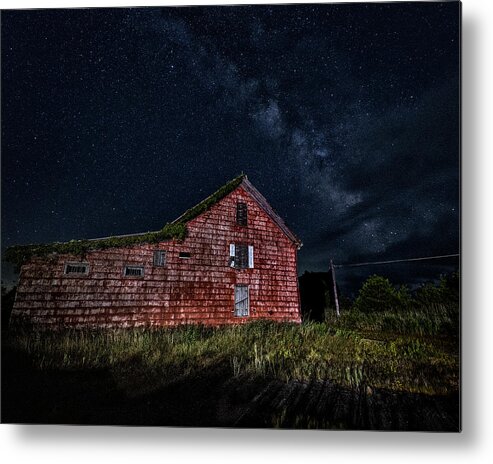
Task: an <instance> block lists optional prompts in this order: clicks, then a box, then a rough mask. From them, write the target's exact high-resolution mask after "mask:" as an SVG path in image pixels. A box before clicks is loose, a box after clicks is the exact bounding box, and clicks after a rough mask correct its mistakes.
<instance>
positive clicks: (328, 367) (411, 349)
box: [7, 306, 458, 394]
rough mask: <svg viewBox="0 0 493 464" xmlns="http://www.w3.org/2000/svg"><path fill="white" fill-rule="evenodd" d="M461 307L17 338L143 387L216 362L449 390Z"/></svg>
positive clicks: (37, 362)
mask: <svg viewBox="0 0 493 464" xmlns="http://www.w3.org/2000/svg"><path fill="white" fill-rule="evenodd" d="M454 317H455V316H454V315H453V311H451V310H450V308H444V307H439V306H437V307H434V308H430V310H429V312H428V313H424V312H423V311H416V312H410V313H406V314H395V313H383V314H378V315H377V314H372V315H362V314H356V313H348V314H345V315H343V316H341V318H339V319H338V320H332V319H331V320H329V321H327V322H325V323H313V322H312V323H304V324H302V325H295V324H278V323H273V322H255V323H250V324H246V325H242V326H228V327H222V328H216V329H214V328H206V327H203V326H183V327H179V328H175V329H125V330H123V329H122V330H111V331H110V330H98V331H96V330H67V331H60V332H47V331H44V332H31V331H17V332H14V333H11V334H9V336H8V339H7V345H8V346H9V347H10V348H11V349H13V350H17V351H20V352H23V353H25V354H27V355H28V357H29V359H30V360H31V361H32V363H33V366H34V367H35V368H37V369H43V370H51V369H53V370H83V369H104V370H109V371H111V373H112V374H113V376H114V378H115V380H116V382H117V383H118V385H119V386H120V387H122V388H124V389H125V390H126V391H127V392H133V393H135V394H138V393H141V392H143V391H149V390H152V389H155V388H158V387H159V386H160V385H163V384H165V383H169V382H173V381H174V380H176V379H178V378H181V377H182V376H190V377H193V376H199V375H201V372H203V371H204V370H208V369H221V370H223V371H224V375H229V376H235V377H242V376H248V377H255V376H261V377H268V378H277V379H281V380H283V381H286V382H287V381H292V380H297V381H310V380H330V381H333V382H335V383H337V384H340V385H343V386H346V387H357V386H361V385H368V386H373V387H383V388H390V389H393V390H405V391H413V392H424V393H446V392H449V391H451V390H455V389H457V388H458V347H457V344H456V343H453V342H449V341H447V340H448V339H447V340H446V339H445V338H444V337H445V336H446V335H447V334H448V333H450V330H451V329H450V327H449V326H451V325H454V324H455V322H454V320H453V318H454ZM436 335H443V337H436ZM432 336H435V337H432Z"/></svg>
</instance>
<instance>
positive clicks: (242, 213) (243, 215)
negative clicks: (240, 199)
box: [236, 203, 248, 226]
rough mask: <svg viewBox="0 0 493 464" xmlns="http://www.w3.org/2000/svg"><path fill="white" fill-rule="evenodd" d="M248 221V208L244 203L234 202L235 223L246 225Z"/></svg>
mask: <svg viewBox="0 0 493 464" xmlns="http://www.w3.org/2000/svg"><path fill="white" fill-rule="evenodd" d="M247 222H248V210H247V205H246V203H237V204H236V224H238V225H239V226H246V225H247Z"/></svg>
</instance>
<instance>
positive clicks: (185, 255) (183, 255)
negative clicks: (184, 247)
mask: <svg viewBox="0 0 493 464" xmlns="http://www.w3.org/2000/svg"><path fill="white" fill-rule="evenodd" d="M179 257H180V258H182V259H188V258H190V257H191V254H190V253H189V252H188V251H180V254H179Z"/></svg>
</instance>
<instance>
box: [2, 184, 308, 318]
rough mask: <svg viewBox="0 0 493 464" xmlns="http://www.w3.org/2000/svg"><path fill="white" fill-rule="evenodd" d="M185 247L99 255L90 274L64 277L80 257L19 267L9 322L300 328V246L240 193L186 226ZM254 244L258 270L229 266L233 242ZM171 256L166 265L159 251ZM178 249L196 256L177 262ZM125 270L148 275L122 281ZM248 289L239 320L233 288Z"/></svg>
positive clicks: (175, 244)
mask: <svg viewBox="0 0 493 464" xmlns="http://www.w3.org/2000/svg"><path fill="white" fill-rule="evenodd" d="M238 201H242V202H245V203H247V205H248V226H247V227H242V226H237V225H236V203H237V202H238ZM187 227H188V236H187V238H186V239H185V240H184V241H183V242H177V241H168V242H163V243H160V244H152V245H151V244H149V245H139V246H135V247H132V248H114V249H108V250H101V251H94V252H91V253H89V254H88V255H87V256H85V257H84V258H83V259H82V261H83V262H87V263H89V266H90V268H89V275H88V276H67V275H64V265H65V263H66V262H67V261H71V262H73V261H80V258H76V257H74V256H69V255H65V256H55V257H53V258H51V259H47V258H35V259H33V260H32V261H31V262H29V263H28V264H26V265H24V266H23V267H22V269H21V275H20V281H19V286H18V289H17V297H16V301H15V304H14V309H13V312H12V319H11V323H13V324H15V323H19V322H30V323H42V324H54V325H70V326H119V327H129V326H142V325H158V326H159V325H177V324H183V323H203V324H212V325H219V324H225V323H238V322H246V321H248V320H254V319H271V320H276V321H291V322H300V320H301V318H300V308H299V292H298V277H297V269H296V252H297V248H296V245H295V244H293V242H292V241H291V240H289V239H288V238H287V237H286V235H285V234H284V233H283V232H282V231H281V230H280V229H279V228H278V227H277V225H276V224H275V223H274V222H273V221H272V219H271V218H270V217H269V216H268V215H267V214H266V213H265V212H264V211H263V210H262V209H261V208H260V207H259V205H258V204H257V203H256V202H255V200H253V199H252V198H251V197H250V195H249V194H248V193H247V192H245V191H244V190H243V189H242V188H241V187H239V188H238V189H236V190H235V191H233V192H231V193H230V194H229V195H228V196H226V197H225V198H223V199H222V200H221V201H220V202H219V203H217V204H216V205H214V206H213V207H212V208H211V209H210V210H209V211H207V212H205V213H203V214H202V215H200V216H198V217H196V218H195V219H193V220H192V221H190V222H189V223H188V224H187ZM235 242H236V243H239V242H243V243H248V244H249V245H253V246H254V268H253V269H234V268H231V267H230V266H229V245H230V243H235ZM154 250H166V251H167V256H166V266H165V267H155V266H153V251H154ZM180 251H187V252H190V253H191V258H190V259H183V258H179V257H178V254H179V252H180ZM127 264H134V265H143V266H145V270H144V277H140V278H135V277H133V278H132V277H123V267H124V265H127ZM235 284H248V285H249V288H250V316H249V317H235V316H234V312H233V310H234V286H235Z"/></svg>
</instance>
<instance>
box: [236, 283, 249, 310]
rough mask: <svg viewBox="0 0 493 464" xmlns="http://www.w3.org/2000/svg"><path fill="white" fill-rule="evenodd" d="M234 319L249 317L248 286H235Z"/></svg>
mask: <svg viewBox="0 0 493 464" xmlns="http://www.w3.org/2000/svg"><path fill="white" fill-rule="evenodd" d="M234 315H235V316H236V317H247V316H249V315H250V292H249V289H248V285H235V308H234Z"/></svg>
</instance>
